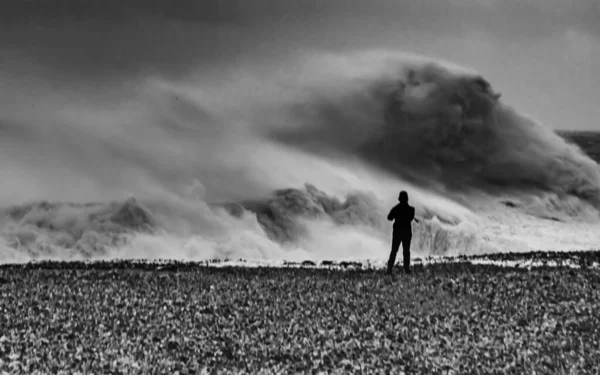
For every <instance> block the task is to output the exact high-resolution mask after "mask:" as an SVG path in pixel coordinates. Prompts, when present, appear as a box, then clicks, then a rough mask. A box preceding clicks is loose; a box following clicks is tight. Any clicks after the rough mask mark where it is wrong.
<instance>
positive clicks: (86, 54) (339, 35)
mask: <svg viewBox="0 0 600 375" xmlns="http://www.w3.org/2000/svg"><path fill="white" fill-rule="evenodd" d="M598 19H600V2H599V1H598V0H573V1H564V0H328V1H322V0H293V1H291V0H290V1H284V0H253V1H248V0H204V1H197V0H177V1H167V0H161V1H157V0H4V1H2V5H0V67H1V69H0V82H1V81H4V82H2V83H3V84H2V86H3V88H0V91H3V93H0V99H1V100H2V102H3V103H2V104H0V110H1V109H2V108H3V107H4V108H5V109H6V108H8V106H15V105H17V106H18V105H22V104H23V103H22V102H23V101H24V100H25V101H26V100H27V94H24V93H28V92H29V93H31V92H36V93H38V94H40V95H38V96H36V97H40V98H44V95H43V94H44V93H48V92H52V91H53V90H56V89H61V90H63V91H66V92H71V93H72V97H73V98H74V100H83V99H82V95H83V94H82V93H83V92H85V97H86V100H94V95H99V96H102V95H103V92H104V89H105V88H111V89H112V90H113V91H114V90H119V89H121V88H122V89H123V90H125V88H126V86H127V83H128V82H134V81H135V80H138V79H140V78H142V77H144V76H148V75H160V76H164V77H172V78H178V79H181V78H184V77H186V76H187V75H190V74H193V73H194V72H197V71H199V70H201V71H204V72H211V71H212V72H215V73H218V72H219V71H220V70H222V69H224V67H227V66H237V67H243V66H244V65H245V64H257V63H258V64H270V65H269V66H277V63H278V62H279V61H282V60H283V59H289V58H290V57H291V56H294V54H296V53H300V52H303V51H314V50H316V51H319V50H321V51H339V52H343V51H352V50H361V49H370V48H386V49H395V50H403V51H406V52H413V53H418V54H423V55H426V56H429V57H432V58H441V59H445V60H450V61H452V62H455V63H458V64H460V65H464V66H467V67H469V68H472V69H475V70H477V71H478V72H480V73H481V74H482V75H483V76H484V77H486V79H488V80H489V81H490V82H491V84H492V86H493V87H494V88H495V90H496V91H499V92H501V93H502V94H503V100H505V101H506V102H508V103H509V104H511V105H514V106H515V107H517V108H518V109H519V110H520V111H522V112H524V113H526V114H529V115H531V116H533V117H534V118H536V119H538V120H540V121H542V122H544V123H545V124H547V125H548V126H551V127H553V128H555V129H561V130H562V129H578V130H600V121H599V120H598V119H599V118H600V99H599V95H598V92H600V74H598V71H599V70H600V23H598V22H597V20H598ZM12 92H19V93H20V94H19V95H13V94H12ZM105 99H106V98H105ZM41 100H43V99H41ZM34 104H35V105H38V104H40V105H42V104H43V103H31V105H34ZM28 105H29V103H28Z"/></svg>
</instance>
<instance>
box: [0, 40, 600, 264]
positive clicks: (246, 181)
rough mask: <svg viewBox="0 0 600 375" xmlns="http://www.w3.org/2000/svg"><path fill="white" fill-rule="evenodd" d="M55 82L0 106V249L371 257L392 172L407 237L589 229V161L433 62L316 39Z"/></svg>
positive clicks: (453, 244) (451, 247)
mask: <svg viewBox="0 0 600 375" xmlns="http://www.w3.org/2000/svg"><path fill="white" fill-rule="evenodd" d="M198 77H199V78H198ZM194 79H195V80H196V81H194ZM120 95H124V94H123V93H120ZM62 99H63V98H61V97H60V95H56V94H55V96H54V97H53V100H52V101H50V103H48V101H47V100H46V101H45V105H43V106H40V107H41V108H37V109H31V108H27V111H22V110H21V109H22V108H21V107H20V106H19V103H16V104H15V108H17V109H16V110H12V111H10V110H9V111H8V112H7V113H4V114H2V118H1V120H2V127H0V131H1V132H2V135H3V137H2V139H1V140H0V142H1V143H2V146H3V148H2V155H0V156H2V157H3V158H4V159H3V160H5V163H4V166H3V168H2V169H1V173H2V174H3V176H4V178H5V181H7V183H6V185H5V186H4V187H3V188H2V193H3V194H2V196H1V197H0V198H1V199H0V200H1V202H2V204H3V205H4V209H3V211H2V212H3V213H2V215H1V217H2V219H1V221H0V225H2V228H3V229H2V241H1V242H2V243H1V244H0V249H1V250H0V262H11V261H24V260H25V261H26V260H31V259H47V258H58V259H80V258H177V259H194V260H199V259H211V258H240V257H241V258H263V259H264V258H267V259H288V260H304V259H355V258H370V259H373V258H375V259H383V258H385V256H386V255H387V252H388V248H389V232H390V230H391V225H390V223H389V222H387V221H386V220H385V216H386V213H387V210H388V209H389V208H390V207H391V205H393V204H394V201H395V197H396V196H397V192H398V190H400V189H406V190H408V191H409V194H410V196H411V202H412V203H413V204H414V205H415V206H416V208H417V214H418V215H419V216H420V217H421V218H422V220H421V223H420V224H418V225H415V227H414V233H415V234H414V241H413V243H414V245H413V247H414V249H415V252H416V253H417V254H455V253H474V252H490V251H507V250H510V251H515V250H530V249H569V248H590V247H592V246H594V244H597V243H598V241H599V240H600V235H599V234H598V233H597V232H598V231H597V230H596V229H597V228H595V226H597V221H598V209H599V208H600V169H599V167H598V165H597V164H596V163H595V162H594V161H593V160H591V159H589V158H588V157H587V156H586V155H585V154H584V153H583V152H581V150H580V149H579V148H578V147H576V146H574V145H572V144H569V143H567V142H566V141H565V140H564V139H563V138H561V137H560V136H558V135H557V134H555V132H554V131H552V130H551V129H549V128H547V127H545V126H544V125H542V124H539V123H538V122H536V121H534V120H533V119H531V118H528V117H526V116H524V115H522V114H520V113H518V112H517V111H515V110H514V109H512V108H511V107H510V106H508V105H507V104H505V103H504V102H503V101H502V99H501V98H500V94H498V93H496V92H495V91H494V90H493V88H492V84H491V83H490V82H488V81H486V80H485V79H484V78H483V77H481V76H480V75H479V74H477V73H476V72H474V71H470V70H467V69H464V68H460V67H456V66H454V65H452V64H449V63H447V62H441V61H432V60H428V59H425V58H422V57H416V56H411V55H406V54H400V53H390V52H382V51H377V52H368V53H360V54H352V55H344V56H339V55H336V56H333V55H327V56H323V55H318V56H309V57H304V58H302V59H298V60H296V61H294V62H291V63H288V64H284V65H282V66H281V67H280V69H278V70H273V67H269V68H268V69H264V70H262V69H261V68H260V67H258V68H252V69H250V68H244V69H240V70H236V71H228V72H227V75H226V76H225V75H224V76H223V77H204V76H202V75H201V74H200V75H199V76H197V77H196V78H190V79H189V80H188V81H186V82H185V83H180V82H169V81H165V80H161V79H157V78H156V77H152V78H148V79H147V80H145V81H144V82H143V83H142V84H141V85H140V86H136V87H135V88H134V89H132V90H131V92H128V93H127V95H126V96H125V97H124V98H122V99H123V100H122V102H123V103H125V104H119V105H118V106H117V107H116V108H115V107H114V105H113V106H112V107H111V106H108V105H107V104H106V103H105V101H101V104H98V103H95V105H93V106H92V107H91V108H90V105H89V103H88V102H85V103H84V104H81V103H75V104H73V103H72V101H66V100H62ZM53 116H54V117H53ZM4 146H6V147H4ZM132 195H133V196H134V197H135V198H131V197H130V196H132ZM128 197H129V198H128ZM61 202H66V203H61ZM90 202H99V203H90Z"/></svg>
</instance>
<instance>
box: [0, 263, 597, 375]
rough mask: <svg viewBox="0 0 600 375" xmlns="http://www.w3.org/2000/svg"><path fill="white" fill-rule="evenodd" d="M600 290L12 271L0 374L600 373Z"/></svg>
mask: <svg viewBox="0 0 600 375" xmlns="http://www.w3.org/2000/svg"><path fill="white" fill-rule="evenodd" d="M589 254H590V255H589V256H590V257H595V258H597V255H598V253H596V252H590V253H589ZM583 256H585V254H584V255H583ZM595 258H594V259H595ZM599 287H600V272H599V271H598V270H597V269H588V268H581V269H572V268H568V267H553V268H551V267H539V268H534V269H531V270H527V269H521V268H507V267H498V266H490V265H473V264H470V263H468V262H467V261H465V263H453V264H430V265H427V266H423V265H419V266H415V268H414V273H413V274H410V275H405V274H402V273H400V271H398V274H397V275H395V276H394V277H389V276H386V275H384V274H383V272H382V271H380V270H372V269H371V270H356V269H353V270H346V271H341V270H332V269H315V268H260V267H259V268H242V267H221V268H215V267H208V266H206V265H201V264H196V265H194V264H187V265H183V264H172V265H168V264H167V265H165V264H161V265H157V264H154V265H152V264H140V263H132V262H113V263H91V264H84V263H58V262H57V263H39V264H28V265H20V266H18V265H12V266H2V267H0V311H1V315H0V373H2V371H5V372H8V373H27V374H35V373H60V372H61V371H63V372H64V373H77V372H80V373H96V374H98V373H115V374H116V373H144V374H147V373H169V374H172V373H177V372H178V373H180V374H187V373H211V372H215V373H228V372H233V373H261V372H262V373H290V372H291V373H296V372H300V373H311V372H313V373H318V372H321V371H323V372H327V373H352V372H358V373H360V372H362V373H387V372H389V371H390V370H391V371H392V372H393V373H402V372H405V373H407V374H411V373H426V374H438V373H439V374H441V373H464V374H477V373H514V374H524V373H528V374H533V373H534V371H535V373H538V374H539V373H543V374H548V373H557V374H571V373H573V374H587V373H590V374H591V373H598V368H600V331H599V328H598V327H599V319H600V318H599V317H600V313H598V308H599V305H600V302H599V301H600V298H599V297H600V289H599ZM214 370H216V371H214Z"/></svg>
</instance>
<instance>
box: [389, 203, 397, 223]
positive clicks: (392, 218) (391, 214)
mask: <svg viewBox="0 0 600 375" xmlns="http://www.w3.org/2000/svg"><path fill="white" fill-rule="evenodd" d="M395 210H396V206H394V208H392V210H391V211H390V213H389V214H388V216H387V219H388V220H389V221H393V220H394V216H396V215H395Z"/></svg>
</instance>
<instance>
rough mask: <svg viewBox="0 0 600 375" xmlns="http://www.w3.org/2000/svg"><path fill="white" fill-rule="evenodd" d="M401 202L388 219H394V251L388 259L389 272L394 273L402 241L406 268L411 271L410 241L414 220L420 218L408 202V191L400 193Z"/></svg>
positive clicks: (407, 271)
mask: <svg viewBox="0 0 600 375" xmlns="http://www.w3.org/2000/svg"><path fill="white" fill-rule="evenodd" d="M398 200H399V201H400V203H398V204H397V205H395V206H394V208H392V210H391V211H390V213H389V214H388V217H387V218H388V220H389V221H392V220H393V221H394V233H393V235H392V252H391V253H390V259H389V260H388V268H387V272H388V273H389V274H391V273H392V270H393V268H394V263H395V262H396V254H397V253H398V248H399V247H400V243H402V254H403V256H404V270H405V271H406V273H409V272H410V241H411V239H412V225H411V223H412V221H413V220H415V221H416V222H417V223H418V222H419V220H417V219H416V218H415V208H414V207H412V206H409V204H408V193H407V192H406V191H401V192H400V194H399V195H398Z"/></svg>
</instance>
